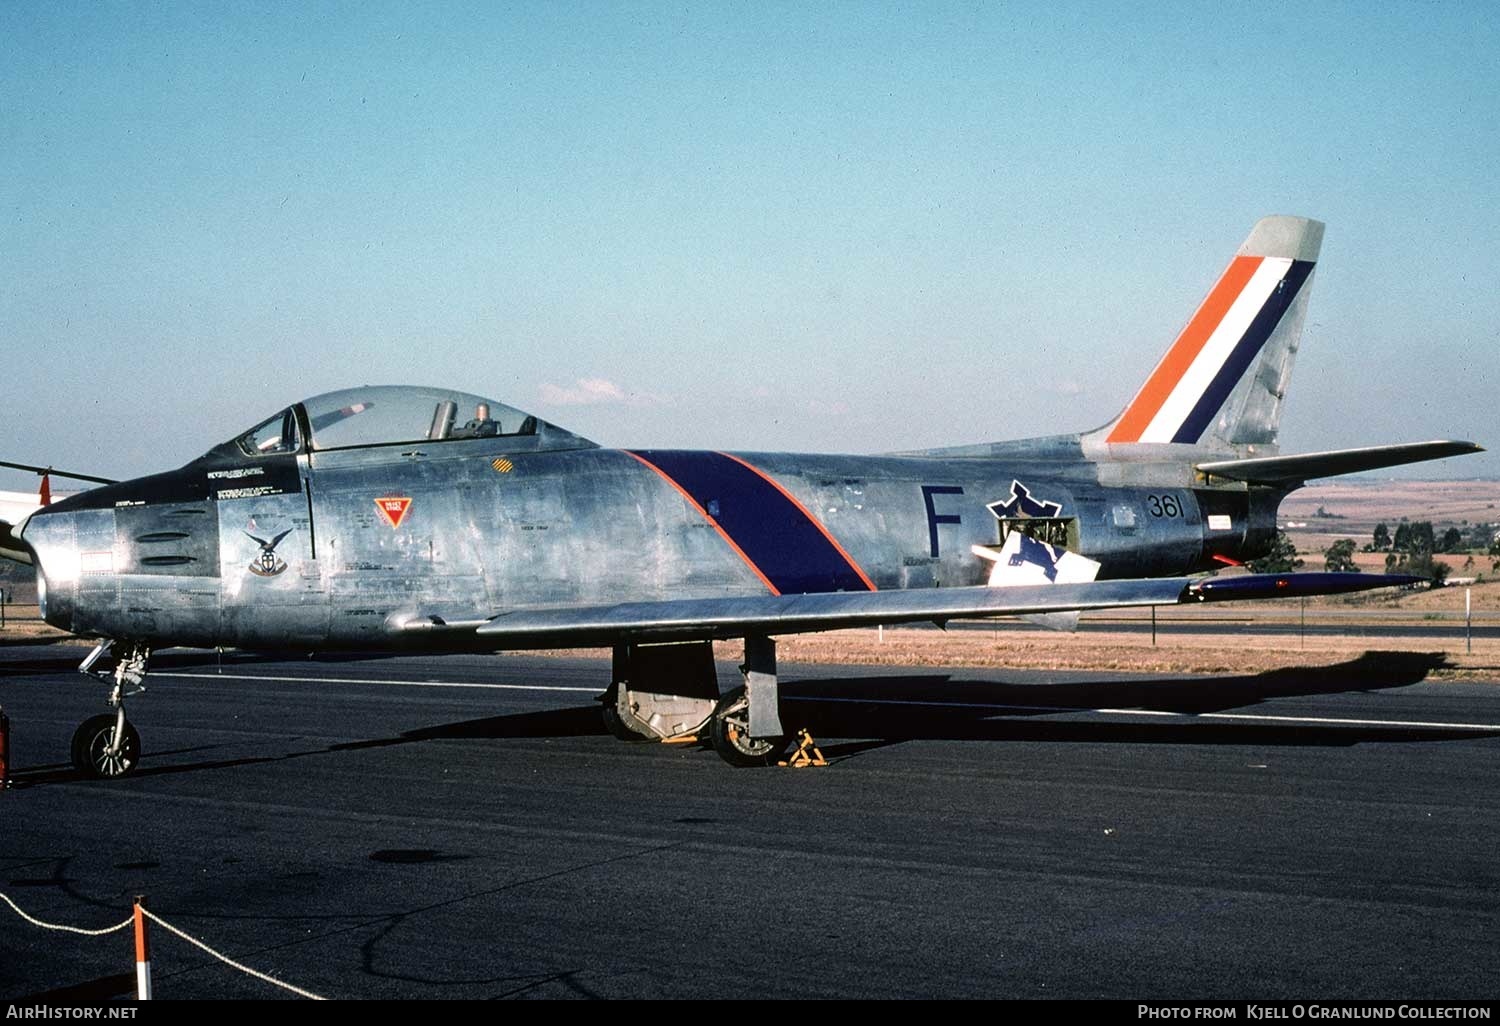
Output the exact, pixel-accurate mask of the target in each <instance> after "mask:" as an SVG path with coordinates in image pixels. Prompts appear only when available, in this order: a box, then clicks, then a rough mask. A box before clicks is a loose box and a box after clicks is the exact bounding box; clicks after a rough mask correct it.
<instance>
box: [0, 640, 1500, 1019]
mask: <svg viewBox="0 0 1500 1026" xmlns="http://www.w3.org/2000/svg"><path fill="white" fill-rule="evenodd" d="M82 655H83V650H82V649H78V648H63V647H50V648H49V647H9V648H4V649H0V705H3V707H4V709H5V711H6V713H8V714H9V715H10V717H11V721H12V731H13V741H12V753H11V754H12V765H13V767H14V770H13V772H14V776H15V786H14V787H13V788H12V789H11V790H10V791H8V792H5V793H0V891H3V892H4V893H5V894H7V895H9V896H10V897H11V898H12V899H14V900H15V901H16V902H17V903H18V904H20V905H21V906H22V907H23V908H25V909H26V910H27V911H28V912H31V913H32V914H33V915H37V916H40V917H42V918H44V919H50V920H54V921H60V922H65V923H68V924H72V925H76V926H85V927H99V926H104V925H109V924H113V923H115V922H118V921H120V920H122V919H123V918H124V917H125V916H126V915H127V914H128V911H129V906H130V901H131V896H132V895H135V894H145V895H148V896H149V905H150V907H151V908H153V909H154V910H155V911H156V912H157V913H158V914H159V915H161V916H162V917H164V918H165V919H167V920H168V921H170V922H172V923H174V924H175V925H177V926H179V927H180V928H182V929H184V930H186V931H187V932H189V933H191V934H193V935H194V936H197V937H199V938H201V939H202V940H204V941H206V942H207V943H209V944H210V945H213V946H215V947H218V948H219V949H221V950H222V951H223V952H225V953H226V954H228V955H230V956H232V957H234V958H237V959H239V960H240V961H242V962H244V963H246V964H248V965H249V966H252V967H254V968H257V969H260V970H263V971H265V972H268V973H270V974H272V975H274V976H277V977H279V978H282V979H285V980H287V981H290V982H293V983H296V984H298V985H299V986H302V987H305V988H308V989H310V990H312V991H315V992H317V993H320V994H324V995H327V996H329V997H351V998H396V997H399V998H447V997H457V998H496V997H546V998H564V997H673V998H695V997H697V998H701V997H712V998H724V997H779V998H804V997H992V998H1009V997H1026V998H1033V997H1105V998H1127V999H1132V1000H1146V999H1166V998H1226V999H1248V998H1264V999H1271V998H1284V999H1296V1000H1308V999H1325V1000H1326V999H1333V998H1363V999H1370V998H1381V999H1389V1000H1397V999H1403V998H1405V999H1416V998H1454V999H1477V998H1490V999H1493V998H1494V997H1495V996H1496V993H1497V991H1500V984H1497V972H1496V968H1495V967H1496V965H1497V964H1500V859H1497V856H1496V852H1497V842H1500V837H1497V827H1500V686H1496V684H1494V683H1430V682H1427V681H1426V680H1425V678H1426V676H1427V674H1428V673H1429V671H1430V670H1431V669H1432V668H1433V666H1434V665H1436V663H1437V662H1438V661H1440V659H1441V657H1440V656H1428V655H1420V654H1409V653H1386V654H1377V655H1370V656H1367V657H1365V658H1363V659H1361V660H1359V661H1356V662H1353V663H1350V664H1347V665H1344V666H1340V667H1334V668H1329V669H1322V670H1298V671H1276V672H1271V673H1265V674H1260V675H1254V676H1244V677H1226V676H1218V677H1208V678H1196V679H1183V678H1176V679H1160V678H1153V677H1149V676H1133V675H1124V674H1120V673H1116V672H1109V671H1099V672H1092V673H1077V672H1071V673H1039V672H1021V671H1006V670H995V671H968V670H961V671H951V672H950V671H935V670H930V669H917V668H914V669H892V670H872V669H871V668H865V667H847V666H844V667H841V666H804V665H783V668H782V669H783V679H784V680H786V681H788V682H789V683H788V684H787V687H786V696H787V699H788V701H787V704H786V706H785V709H786V712H785V713H784V718H785V719H786V720H787V722H788V724H789V725H790V724H792V723H796V722H800V723H805V724H807V725H809V726H811V727H812V728H813V729H814V731H815V733H816V734H817V736H818V739H819V741H820V742H821V743H822V748H823V751H824V753H825V754H826V755H827V756H828V757H829V759H830V760H831V761H832V763H833V764H832V765H831V766H829V767H827V768H825V769H815V770H790V769H759V770H736V769H732V768H730V767H729V766H727V765H725V764H723V763H722V762H721V761H720V760H719V759H718V757H717V756H715V755H714V754H713V753H712V751H710V750H706V749H702V748H697V747H694V746H662V745H646V744H626V743H622V742H619V741H616V740H614V739H613V738H611V737H609V736H608V735H606V734H605V733H604V732H603V730H602V727H601V725H600V720H599V714H598V706H597V705H596V704H595V703H594V701H593V696H594V695H595V694H596V693H597V692H598V691H599V690H600V689H601V687H602V685H603V684H604V683H605V682H606V678H607V674H608V667H607V665H606V664H604V663H599V662H593V661H587V660H558V659H549V658H539V657H528V656H493V657H451V658H445V659H427V658H401V659H386V660H366V659H333V658H320V659H318V660H316V661H305V660H300V661H274V660H253V659H248V658H239V659H232V660H226V661H225V662H224V664H223V666H222V671H223V672H222V673H221V672H219V671H220V667H219V665H218V664H217V661H216V660H215V658H214V657H213V655H212V654H203V653H186V652H183V653H166V654H163V655H160V656H158V657H157V659H156V660H155V661H154V662H153V673H152V675H151V677H150V679H149V681H148V684H149V687H150V691H149V693H148V694H145V695H142V696H138V697H135V698H132V699H131V700H130V705H129V708H130V711H131V717H132V720H133V722H135V723H136V725H137V726H138V728H139V730H140V732H141V735H142V738H143V747H144V751H145V757H144V761H143V763H142V768H141V770H140V771H139V772H138V773H137V775H135V776H133V777H131V778H128V779H126V780H120V781H112V782H95V781H83V780H80V779H78V778H77V776H76V775H75V773H74V772H73V771H72V770H71V769H70V768H69V767H68V766H67V765H66V752H67V746H68V739H69V737H70V735H71V732H72V730H73V728H74V727H75V726H76V724H77V723H78V722H79V721H81V720H82V719H83V718H84V717H85V716H87V715H90V714H92V713H94V712H96V711H99V710H100V709H101V708H102V701H101V699H102V690H103V689H102V687H100V686H98V685H97V684H95V683H92V682H90V681H87V680H84V679H82V678H80V677H78V676H77V674H76V673H75V672H74V667H75V666H76V663H77V661H78V660H79V659H80V658H81V657H82ZM733 678H734V670H733V667H732V666H729V665H725V666H722V667H721V680H722V683H723V684H724V685H726V686H727V685H729V684H730V683H731V682H732V681H733ZM131 952H132V948H131V942H130V939H129V934H128V932H126V933H119V934H114V935H111V936H109V937H104V938H86V937H79V936H73V935H68V934H62V933H55V932H47V931H43V930H40V929H37V928H35V927H33V926H30V925H28V924H26V923H25V922H23V921H22V920H21V919H20V918H18V917H17V916H15V915H14V914H13V913H11V912H10V911H9V910H8V909H6V908H3V907H0V998H7V999H13V1000H14V999H20V998H28V997H33V996H37V995H47V996H50V997H51V998H52V999H54V1000H62V1001H71V1002H73V1003H92V1002H97V1001H102V1000H107V999H109V998H110V997H111V996H118V995H124V994H126V993H128V992H129V989H130V987H131V986H132V983H133V968H134V967H133V956H132V953H131ZM153 976H154V981H155V988H156V993H157V996H158V997H165V998H238V997H244V998H270V997H276V996H280V992H278V991H276V990H275V989H274V988H272V987H271V986H270V985H268V984H266V983H262V982H260V981H257V980H254V979H252V978H250V977H247V976H244V975H242V974H240V973H239V972H237V971H235V970H232V969H229V968H227V967H225V966H224V965H222V964H221V963H219V962H217V961H216V960H214V959H213V958H211V957H210V956H208V955H206V954H204V953H202V952H200V951H198V950H197V949H195V948H192V947H190V946H188V945H187V944H186V943H185V942H183V941H181V940H178V939H177V938H174V937H171V936H169V935H167V934H165V933H164V932H162V931H160V930H156V931H155V932H154V935H153Z"/></svg>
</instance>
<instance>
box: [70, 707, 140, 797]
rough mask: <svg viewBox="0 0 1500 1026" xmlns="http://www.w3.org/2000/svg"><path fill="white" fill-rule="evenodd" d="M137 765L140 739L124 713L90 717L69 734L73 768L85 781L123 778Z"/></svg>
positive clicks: (101, 714) (121, 711)
mask: <svg viewBox="0 0 1500 1026" xmlns="http://www.w3.org/2000/svg"><path fill="white" fill-rule="evenodd" d="M140 761H141V736H140V735H139V734H137V733H136V730H135V725H134V724H132V723H131V722H130V721H129V720H127V719H125V715H124V710H123V709H121V710H120V711H119V712H117V713H100V714H99V715H98V716H90V717H89V718H88V719H86V720H84V721H83V723H81V724H80V725H79V727H78V729H77V730H75V731H74V732H73V765H74V766H75V767H77V768H78V771H79V772H80V773H82V774H83V775H84V776H86V777H90V778H92V779H96V780H111V779H114V778H117V777H123V776H126V775H127V774H129V773H130V772H131V771H132V770H134V769H135V767H136V765H137V764H138V763H139V762H140Z"/></svg>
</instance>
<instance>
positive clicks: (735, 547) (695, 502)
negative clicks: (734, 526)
mask: <svg viewBox="0 0 1500 1026" xmlns="http://www.w3.org/2000/svg"><path fill="white" fill-rule="evenodd" d="M621 451H622V452H624V453H625V455H627V456H630V457H632V458H634V459H637V460H640V461H641V462H642V463H644V464H645V465H646V466H648V467H650V468H651V469H652V470H654V471H656V475H657V476H658V477H660V478H661V479H662V480H663V481H665V482H666V483H667V484H669V485H671V486H672V490H673V491H675V492H676V493H677V494H678V495H680V496H682V498H683V499H684V500H685V501H686V502H687V504H688V505H689V506H691V507H693V508H694V509H695V510H697V511H698V515H699V516H701V517H703V519H704V520H707V521H708V522H709V523H710V524H712V525H713V528H714V530H715V531H718V532H719V537H720V538H723V539H724V542H725V544H727V545H728V546H729V547H730V548H731V549H733V550H734V552H735V555H737V556H739V557H740V558H741V559H742V560H744V561H745V565H746V566H748V567H749V568H750V570H751V572H752V573H754V574H755V576H756V577H759V578H760V583H762V584H764V585H765V586H766V587H767V588H769V589H770V591H771V594H772V595H780V594H781V592H780V591H779V590H778V589H777V587H776V585H774V584H772V583H771V579H770V578H769V577H767V576H766V575H765V574H763V573H761V572H760V567H758V566H756V565H755V562H754V561H753V560H752V559H751V558H750V557H749V556H747V555H745V550H744V549H742V548H740V547H739V546H738V545H736V544H735V543H734V539H733V538H731V537H729V532H727V531H725V530H724V528H723V527H721V526H720V525H719V522H718V521H717V520H715V519H714V518H713V517H712V516H710V515H709V512H708V510H706V509H704V508H703V507H702V506H700V505H698V500H697V499H695V498H693V497H692V496H691V495H689V494H688V493H687V491H686V490H685V489H684V488H683V487H682V485H680V484H678V483H677V482H676V481H673V480H672V478H671V475H669V474H668V473H667V472H666V471H664V470H662V469H661V468H660V467H658V466H657V465H656V464H655V463H652V462H651V461H650V460H648V459H646V457H644V456H639V455H636V454H635V453H633V452H631V451H630V450H629V449H622V450H621Z"/></svg>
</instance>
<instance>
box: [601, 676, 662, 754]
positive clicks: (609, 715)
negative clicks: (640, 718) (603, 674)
mask: <svg viewBox="0 0 1500 1026" xmlns="http://www.w3.org/2000/svg"><path fill="white" fill-rule="evenodd" d="M616 694H617V692H616V685H613V684H611V685H610V686H609V690H608V691H606V692H605V693H604V697H603V698H601V699H599V701H600V702H601V703H603V707H602V709H601V712H602V714H603V716H604V729H605V730H607V731H609V732H610V733H611V734H613V735H614V736H615V737H617V738H619V739H620V740H621V741H630V742H633V743H636V744H640V743H644V742H648V741H659V740H661V739H660V738H658V737H657V736H656V735H655V734H643V733H641V732H640V731H638V730H636V729H635V728H633V727H631V726H630V725H629V724H627V723H626V722H625V721H624V720H622V719H621V718H620V710H619V709H616V708H615V702H616V700H617V699H616V697H615V696H616Z"/></svg>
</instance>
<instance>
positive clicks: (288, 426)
mask: <svg viewBox="0 0 1500 1026" xmlns="http://www.w3.org/2000/svg"><path fill="white" fill-rule="evenodd" d="M481 438H487V439H494V440H496V441H497V442H498V443H499V444H501V445H506V444H507V441H509V446H508V447H513V448H527V449H565V448H580V447H592V446H593V444H594V443H592V442H590V441H588V440H587V439H585V438H580V437H579V436H577V435H574V434H572V433H571V432H568V431H564V430H563V429H562V428H559V427H556V426H555V425H552V424H549V423H547V422H546V421H544V420H539V419H538V418H536V417H534V416H532V415H531V414H528V413H526V412H525V411H523V410H518V409H516V408H515V407H514V406H507V405H506V404H505V403H501V402H497V401H495V400H493V399H486V398H484V397H483V396H477V395H471V394H469V393H467V392H454V391H450V390H447V389H437V388H417V387H408V386H401V385H367V386H365V387H363V388H348V389H344V390H343V391H339V392H327V393H325V394H323V395H319V396H314V397H313V398H311V399H307V400H304V401H303V402H300V403H296V404H294V405H292V406H289V407H287V408H286V409H285V410H282V411H281V412H280V413H278V414H276V415H275V416H274V417H271V418H269V419H267V420H265V421H262V422H261V423H259V424H257V425H256V426H255V427H253V428H251V429H250V430H249V431H246V432H245V433H244V434H242V435H239V436H238V437H237V438H234V439H232V440H231V441H230V442H227V443H225V445H223V446H220V447H219V450H225V449H232V450H234V451H235V452H236V454H238V455H243V456H270V455H277V454H291V453H299V452H302V451H304V449H310V450H313V451H323V450H329V449H355V448H367V447H370V446H380V445H404V444H410V443H413V442H456V441H463V440H469V439H481ZM216 451H218V450H216Z"/></svg>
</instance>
